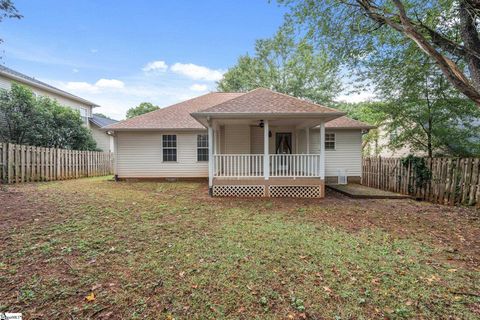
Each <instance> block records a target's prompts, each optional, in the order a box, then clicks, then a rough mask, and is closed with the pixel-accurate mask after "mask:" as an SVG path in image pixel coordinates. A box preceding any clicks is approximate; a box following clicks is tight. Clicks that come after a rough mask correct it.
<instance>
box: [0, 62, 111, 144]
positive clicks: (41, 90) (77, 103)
mask: <svg viewBox="0 0 480 320" xmlns="http://www.w3.org/2000/svg"><path fill="white" fill-rule="evenodd" d="M13 82H16V83H20V84H22V85H25V86H27V87H29V88H30V89H31V90H32V91H33V92H34V94H36V95H40V96H45V97H49V98H51V99H54V100H57V102H58V103H60V104H61V105H63V106H66V107H70V108H72V109H74V110H78V111H79V112H80V116H81V117H82V119H83V121H84V123H85V126H86V127H87V128H91V129H92V131H93V136H94V138H95V140H96V141H97V144H98V146H99V148H101V149H103V150H104V151H108V150H112V149H111V148H110V147H108V149H106V148H105V147H106V146H107V145H108V144H107V143H106V141H107V140H110V137H109V136H108V135H107V134H106V133H105V132H104V131H103V132H102V133H101V132H100V131H99V130H97V132H95V130H96V129H97V127H98V124H97V123H95V122H94V121H93V119H94V118H93V112H92V109H93V108H96V107H99V105H97V104H95V103H93V102H91V101H88V100H85V99H83V98H80V97H77V96H75V95H73V94H71V93H68V92H66V91H63V90H60V89H58V88H55V87H53V86H51V85H49V84H47V83H45V82H42V81H39V80H37V79H35V78H33V77H30V76H27V75H25V74H23V73H20V72H18V71H15V70H12V69H10V68H7V67H5V66H2V65H0V89H6V90H9V89H10V88H11V85H12V83H13ZM0 124H1V123H0ZM108 124H111V123H108Z"/></svg>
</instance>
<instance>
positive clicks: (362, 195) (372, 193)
mask: <svg viewBox="0 0 480 320" xmlns="http://www.w3.org/2000/svg"><path fill="white" fill-rule="evenodd" d="M327 188H329V189H332V190H335V191H337V192H340V193H342V194H344V195H346V196H348V197H350V198H357V199H406V198H411V197H410V196H408V195H404V194H400V193H395V192H390V191H384V190H380V189H375V188H371V187H367V186H363V185H361V184H358V183H349V184H345V185H343V184H342V185H341V184H328V185H327Z"/></svg>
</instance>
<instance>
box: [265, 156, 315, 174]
mask: <svg viewBox="0 0 480 320" xmlns="http://www.w3.org/2000/svg"><path fill="white" fill-rule="evenodd" d="M270 176H271V177H292V178H296V177H320V155H319V154H271V155H270Z"/></svg>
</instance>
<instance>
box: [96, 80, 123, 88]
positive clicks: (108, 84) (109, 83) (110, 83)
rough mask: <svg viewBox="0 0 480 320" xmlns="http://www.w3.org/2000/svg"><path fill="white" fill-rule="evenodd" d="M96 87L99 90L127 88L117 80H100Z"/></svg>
mask: <svg viewBox="0 0 480 320" xmlns="http://www.w3.org/2000/svg"><path fill="white" fill-rule="evenodd" d="M95 86H96V87H99V88H113V89H122V88H124V87H125V83H123V81H120V80H117V79H100V80H98V81H97V82H96V83H95Z"/></svg>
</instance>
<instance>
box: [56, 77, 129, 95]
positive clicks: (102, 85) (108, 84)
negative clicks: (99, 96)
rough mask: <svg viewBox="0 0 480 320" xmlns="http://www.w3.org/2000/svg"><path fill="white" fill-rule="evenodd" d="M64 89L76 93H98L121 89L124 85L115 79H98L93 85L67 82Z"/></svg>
mask: <svg viewBox="0 0 480 320" xmlns="http://www.w3.org/2000/svg"><path fill="white" fill-rule="evenodd" d="M65 87H66V89H68V90H74V91H76V92H90V93H98V92H100V91H101V89H123V88H125V83H123V81H120V80H116V79H100V80H98V81H97V82H95V84H91V83H88V82H67V84H66V85H65Z"/></svg>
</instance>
